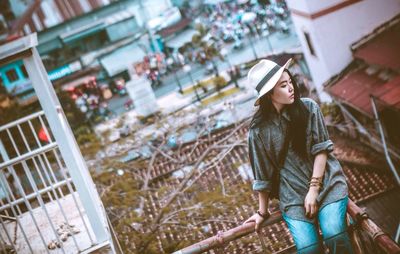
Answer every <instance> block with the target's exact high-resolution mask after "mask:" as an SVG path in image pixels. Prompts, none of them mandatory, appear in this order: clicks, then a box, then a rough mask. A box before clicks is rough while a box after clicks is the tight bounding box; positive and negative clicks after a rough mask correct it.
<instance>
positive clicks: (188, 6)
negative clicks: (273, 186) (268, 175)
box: [0, 0, 400, 253]
mask: <svg viewBox="0 0 400 254" xmlns="http://www.w3.org/2000/svg"><path fill="white" fill-rule="evenodd" d="M33 33H36V36H37V40H38V45H37V47H36V48H37V50H38V53H39V55H40V58H41V60H42V62H43V64H44V67H45V70H46V72H47V75H48V78H49V80H50V81H51V84H52V86H53V88H54V90H55V92H56V94H57V98H58V100H59V101H60V103H61V106H62V109H63V111H64V114H65V116H66V119H67V120H68V123H69V125H70V127H71V129H72V133H73V135H74V137H75V139H76V141H77V144H78V145H79V149H80V150H81V152H82V156H83V158H84V160H85V162H86V164H87V167H88V169H89V172H90V174H91V177H92V178H93V181H94V183H95V184H96V188H97V191H98V192H99V193H100V194H99V195H100V197H101V200H102V202H103V204H104V208H105V211H106V212H107V216H108V217H109V219H110V225H111V228H114V229H115V235H114V236H115V238H116V239H118V241H117V242H119V244H118V246H119V247H120V248H121V249H122V250H123V252H124V253H171V252H173V251H177V250H179V249H182V248H184V247H186V246H189V245H191V244H194V243H196V242H199V241H200V240H203V239H206V238H208V237H211V236H213V235H216V234H217V233H219V232H222V231H227V230H229V229H231V228H234V227H237V226H239V224H240V222H241V221H242V220H244V219H246V218H247V217H248V216H250V215H251V214H252V213H253V210H254V209H256V208H255V207H256V206H255V205H256V204H257V199H256V196H254V193H252V191H251V188H250V187H251V179H252V172H251V167H250V166H249V162H248V158H247V147H246V144H247V143H246V140H247V131H248V120H249V118H250V117H251V116H252V114H253V113H254V108H253V103H254V100H255V98H256V93H255V91H253V90H252V89H251V87H249V85H248V84H247V82H246V75H247V72H248V70H249V69H250V68H251V67H252V66H253V65H254V64H255V63H257V62H258V61H259V60H260V59H265V58H267V59H271V60H274V61H276V62H277V63H279V64H284V63H285V62H286V61H287V60H288V59H289V58H292V59H293V64H292V65H291V67H290V71H291V73H292V74H293V76H294V77H295V79H296V81H297V84H298V86H299V89H300V92H301V95H302V96H303V97H310V98H313V99H314V100H315V101H317V102H318V103H320V104H321V109H322V111H323V113H324V115H325V117H326V122H327V126H328V128H329V130H330V132H331V133H332V137H333V138H332V139H333V140H334V142H335V144H337V146H336V148H335V155H336V156H337V157H338V158H339V159H340V162H341V164H342V165H343V167H344V171H345V173H346V176H347V180H348V183H349V188H350V197H351V199H352V200H353V201H354V202H355V203H356V204H357V205H358V206H360V207H362V208H363V209H366V211H367V212H368V214H369V215H370V217H371V218H373V221H374V222H376V223H377V225H378V226H380V227H382V229H383V231H384V232H387V236H388V237H389V238H390V239H394V242H398V241H399V234H400V232H399V226H398V225H399V220H400V218H399V213H398V212H397V211H398V209H399V208H400V207H399V204H398V200H399V198H400V197H399V192H398V184H399V182H398V179H399V177H398V172H399V170H398V169H399V165H400V164H399V161H400V147H399V142H400V133H399V131H398V130H399V128H400V113H399V112H400V1H399V0H386V1H376V0H347V1H342V0H327V1H317V0H287V1H283V0H238V1H228V0H193V1H188V0H147V1H143V0H1V1H0V46H5V45H12V43H13V42H16V41H18V40H19V39H21V38H23V37H24V36H27V35H30V34H33ZM3 48H4V47H3ZM2 54H5V52H0V56H2ZM29 76H30V75H29V74H28V71H27V68H26V66H25V64H24V62H23V60H21V59H20V60H16V61H7V62H5V61H2V62H0V126H3V127H2V128H0V144H3V143H4V146H3V145H2V146H0V148H1V147H3V149H0V150H1V151H2V152H3V153H2V154H1V161H0V162H1V163H3V164H0V165H8V164H7V160H8V159H7V158H8V155H11V157H12V156H16V157H18V156H20V154H19V152H18V149H11V148H12V147H15V146H24V140H23V139H20V140H19V141H18V140H17V141H16V142H14V141H13V139H12V138H10V137H9V136H7V135H10V134H8V133H7V132H6V131H7V130H8V129H7V128H8V126H10V125H7V124H9V123H10V122H14V123H15V121H18V119H21V118H23V117H26V116H29V115H31V114H34V113H36V112H38V111H41V110H42V109H43V108H44V106H43V105H44V103H45V102H44V101H43V100H42V101H40V99H39V98H38V96H37V94H38V89H40V86H41V84H36V85H33V83H32V80H31V78H30V77H29ZM30 124H31V123H30ZM46 125H48V124H47V122H46V123H44V122H43V121H41V122H40V123H39V121H38V122H37V123H36V124H35V123H34V124H33V127H32V129H33V134H32V135H33V136H32V142H33V140H34V136H35V135H37V138H38V139H40V142H39V143H38V144H39V147H41V145H42V144H51V142H52V137H53V134H52V133H51V131H50V130H47V129H46ZM26 128H28V126H26ZM49 129H51V128H49ZM14 131H15V132H18V131H19V130H14ZM48 131H49V132H48ZM231 135H232V137H230V136H231ZM229 137H230V138H229ZM56 138H57V137H56ZM232 139H234V140H232ZM2 140H3V141H2ZM1 141H2V142H3V143H2V142H1ZM13 142H14V143H13ZM29 142H30V141H29V140H28V143H29ZM15 143H16V144H15ZM25 143H26V142H25ZM210 147H211V148H210ZM8 150H9V153H10V154H7V151H8ZM28 150H29V149H27V151H26V152H27V153H28V152H30V150H29V151H28ZM5 151H6V152H5ZM5 154H6V155H7V156H6V155H5ZM6 157H7V158H6ZM54 163H55V164H56V162H54ZM50 164H51V163H50ZM5 168H6V166H4V169H5ZM19 171H20V172H19V173H17V175H18V177H20V178H21V179H25V180H21V181H22V183H25V184H26V185H29V184H28V183H29V181H31V180H29V179H28V178H29V177H28V176H27V175H26V174H25V173H23V172H22V171H23V170H22V168H21V169H20V170H19ZM16 172H18V169H16ZM38 172H39V173H34V174H33V176H32V177H33V178H32V179H33V180H32V181H34V182H35V181H37V182H38V184H39V186H43V187H46V181H43V179H41V176H40V170H38ZM10 174H11V173H10ZM56 175H57V174H56ZM7 177H8V178H7V179H8V180H4V181H3V180H2V181H3V182H2V181H0V182H1V183H2V184H3V187H2V188H0V197H2V202H3V201H4V202H5V203H6V204H7V202H6V198H7V197H8V195H9V194H7V193H8V192H11V191H10V190H11V189H10V190H7V188H6V187H4V186H6V185H7V184H6V182H7V181H8V182H10V183H13V182H15V181H13V180H12V179H14V178H17V176H8V175H7ZM11 185H12V184H11ZM0 187H1V186H0ZM27 188H28V190H29V191H30V192H33V191H34V188H33V187H27ZM16 189H18V188H16ZM29 191H28V192H29ZM15 195H16V197H17V198H18V196H21V197H22V196H24V195H23V193H22V192H21V191H17V194H15ZM52 198H54V197H50V198H49V200H52ZM21 202H22V201H21ZM6 207H7V206H4V207H3V206H1V207H0V210H1V211H3V210H2V208H4V209H5V210H4V211H6V210H7V209H9V208H6ZM21 209H22V212H24V211H29V210H30V209H28V207H25V208H21ZM24 209H25V210H24ZM270 209H271V211H278V203H277V202H275V201H274V202H272V203H271V207H270ZM7 216H8V215H7ZM110 225H109V226H110ZM1 230H3V231H1ZM0 231H1V232H3V233H4V232H5V231H7V230H6V229H5V227H3V229H0ZM383 231H382V232H383ZM0 235H1V234H0ZM366 235H368V234H366ZM372 235H373V234H372ZM3 236H4V238H6V237H5V235H3ZM262 238H263V239H264V240H262V239H260V238H259V236H258V235H255V234H251V235H250V236H246V237H244V238H239V239H238V240H235V241H232V242H231V243H229V244H227V245H225V247H222V248H225V251H226V252H224V251H223V252H224V253H261V252H263V253H267V252H266V251H268V252H271V253H294V247H293V240H292V239H291V238H290V235H289V234H288V231H287V228H286V226H285V225H284V223H283V222H282V221H280V222H275V223H271V225H268V226H267V227H265V229H264V230H263V237H262ZM265 241H266V243H265ZM374 241H375V239H374V237H372V236H370V237H369V238H368V236H364V238H363V242H368V243H369V245H368V244H366V245H365V246H367V247H368V248H367V247H365V249H364V250H363V252H362V253H381V252H376V251H377V249H378V248H381V247H379V246H380V245H379V244H378V243H376V242H374ZM2 242H3V243H5V242H6V241H5V240H4V241H2ZM378 245H379V246H378ZM376 246H378V247H376ZM7 248H8V247H7ZM374 248H376V249H374ZM11 249H12V248H11ZM14 249H16V247H15V248H14ZM78 249H79V248H78ZM368 251H370V252H368ZM379 251H382V250H381V249H379ZM217 252H218V249H216V250H211V253H217ZM21 253H23V252H21ZM185 253H186V252H185ZM187 253H192V252H187ZM193 253H195V252H193ZM196 253H197V252H196ZM382 253H390V252H384V251H383V252H382Z"/></svg>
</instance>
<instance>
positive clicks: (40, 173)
mask: <svg viewBox="0 0 400 254" xmlns="http://www.w3.org/2000/svg"><path fill="white" fill-rule="evenodd" d="M28 123H29V127H30V128H31V131H32V133H33V137H34V138H35V140H36V144H37V145H38V147H42V144H41V143H40V141H39V139H38V136H37V134H36V131H35V129H34V128H33V125H32V122H31V121H30V120H29V121H28ZM33 163H34V164H35V167H36V168H37V171H38V174H39V178H40V180H42V182H43V186H44V187H45V188H46V187H47V184H46V181H45V180H44V178H43V175H42V172H41V171H40V168H39V167H38V166H36V165H37V163H36V160H35V159H33ZM48 195H49V198H50V200H51V201H53V197H52V196H51V194H50V193H48Z"/></svg>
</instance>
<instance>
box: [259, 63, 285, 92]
mask: <svg viewBox="0 0 400 254" xmlns="http://www.w3.org/2000/svg"><path fill="white" fill-rule="evenodd" d="M280 68H282V67H281V66H279V65H275V67H274V68H272V70H270V72H268V74H267V75H265V77H264V78H263V79H262V80H261V81H260V82H259V83H258V84H257V86H256V90H257V92H258V93H260V91H261V88H263V86H264V85H265V83H267V81H268V80H269V79H270V78H271V77H272V76H274V75H275V73H277V72H278V71H279V69H280Z"/></svg>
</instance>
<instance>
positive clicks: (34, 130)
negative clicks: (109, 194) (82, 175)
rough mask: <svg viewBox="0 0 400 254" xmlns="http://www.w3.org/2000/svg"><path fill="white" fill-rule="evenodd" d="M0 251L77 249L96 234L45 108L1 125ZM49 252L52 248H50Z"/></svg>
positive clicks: (92, 240)
mask: <svg viewBox="0 0 400 254" xmlns="http://www.w3.org/2000/svg"><path fill="white" fill-rule="evenodd" d="M0 154H1V164H0V223H1V228H0V242H1V247H0V249H1V250H2V251H3V252H4V251H6V250H14V251H16V252H18V253H44V252H47V253H50V249H52V248H55V249H59V251H61V252H62V253H77V252H81V251H83V250H85V249H88V248H90V247H91V246H93V245H95V241H94V239H95V237H94V235H93V232H92V230H91V228H90V224H89V223H88V221H87V218H86V213H85V211H84V209H83V207H82V205H81V200H80V199H79V195H78V194H77V192H76V188H75V186H74V183H73V182H72V180H71V177H70V175H69V172H68V169H67V168H66V166H65V164H64V161H63V158H62V156H61V154H60V151H59V150H58V145H57V143H56V142H55V140H54V137H53V135H52V133H51V131H50V128H49V127H48V124H47V121H46V117H45V115H44V113H43V112H38V113H35V114H32V115H30V116H27V117H25V118H22V119H19V120H17V121H15V122H12V123H9V124H7V125H4V126H1V127H0ZM52 252H53V251H52Z"/></svg>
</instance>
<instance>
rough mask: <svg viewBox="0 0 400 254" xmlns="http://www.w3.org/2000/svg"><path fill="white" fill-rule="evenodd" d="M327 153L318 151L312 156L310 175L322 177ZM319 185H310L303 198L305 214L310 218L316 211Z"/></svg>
mask: <svg viewBox="0 0 400 254" xmlns="http://www.w3.org/2000/svg"><path fill="white" fill-rule="evenodd" d="M327 159H328V153H327V152H326V151H323V152H320V153H318V154H317V155H316V156H315V158H314V166H313V173H312V177H317V178H320V179H323V176H324V173H325V166H326V160H327ZM319 189H320V187H318V186H310V187H309V190H308V193H307V195H306V198H305V200H304V208H305V209H306V216H308V217H310V218H312V217H314V215H315V214H316V213H317V211H318V206H317V197H318V193H319Z"/></svg>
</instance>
